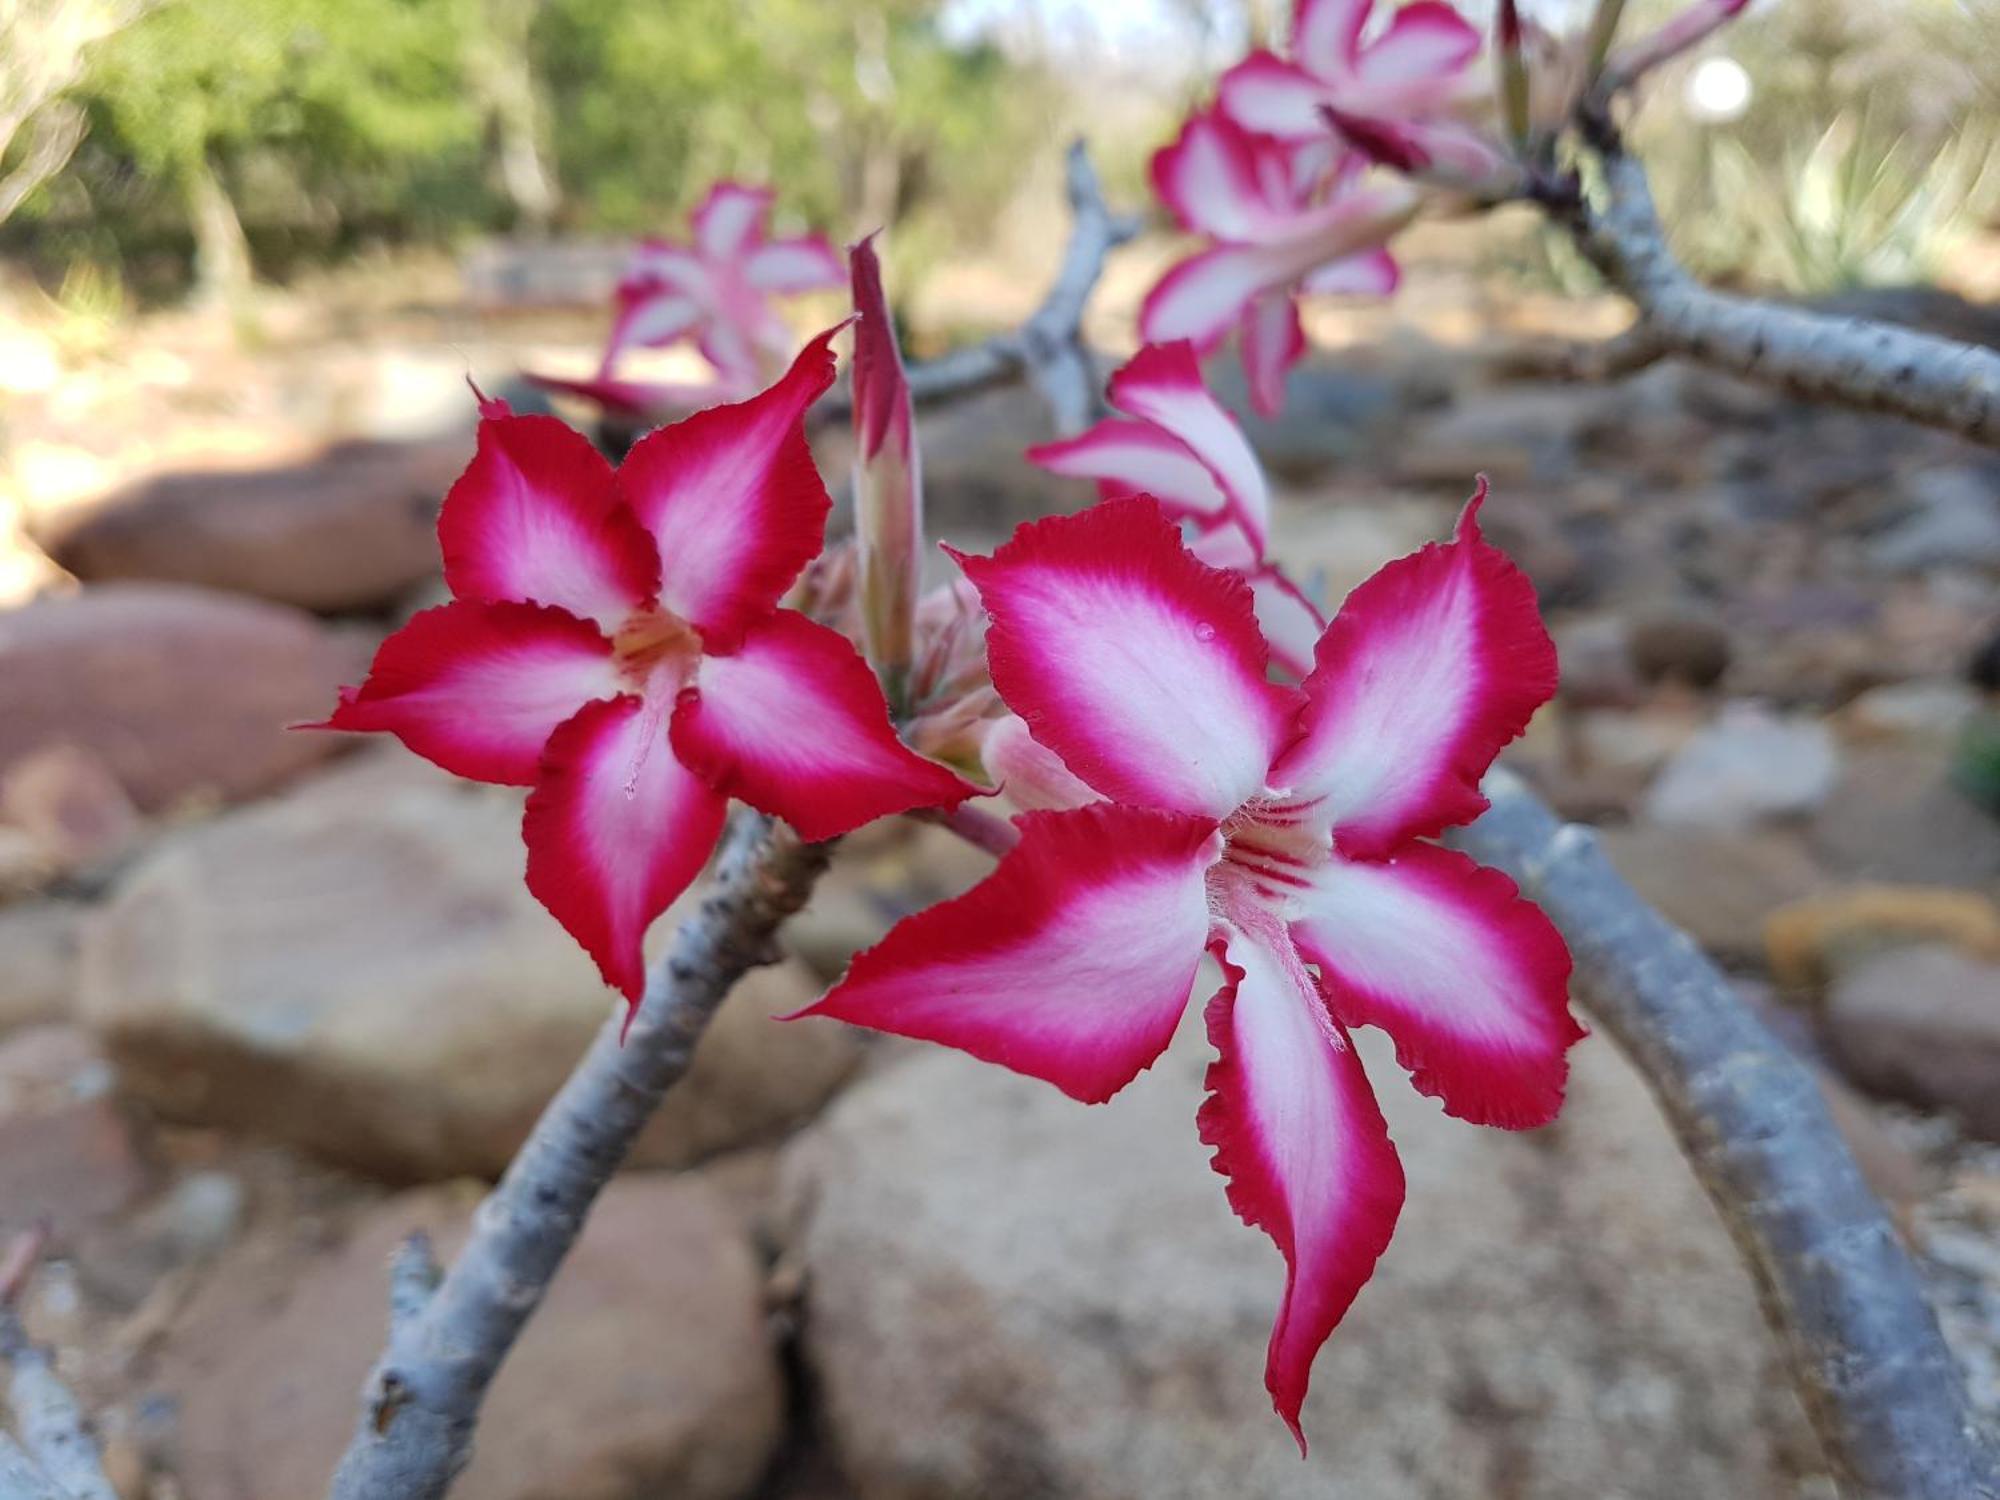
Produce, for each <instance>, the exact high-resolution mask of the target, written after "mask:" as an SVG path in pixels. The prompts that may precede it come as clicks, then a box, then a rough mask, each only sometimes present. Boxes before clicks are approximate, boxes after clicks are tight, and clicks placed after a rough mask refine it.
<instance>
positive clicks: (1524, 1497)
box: [786, 1032, 1813, 1500]
mask: <svg viewBox="0 0 2000 1500" xmlns="http://www.w3.org/2000/svg"><path fill="white" fill-rule="evenodd" d="M1192 1040H1193V1037H1192V1034H1191V1033H1190V1032H1184V1034H1183V1038H1182V1043H1183V1044H1185V1043H1187V1042H1190V1041H1192ZM1369 1040H1370V1041H1373V1040H1375V1039H1374V1038H1370V1039H1369ZM1201 1051H1202V1049H1201V1048H1200V1047H1199V1046H1192V1047H1190V1046H1187V1045H1177V1046H1176V1047H1175V1048H1174V1049H1173V1050H1171V1051H1170V1052H1169V1054H1168V1056H1167V1058H1166V1059H1165V1060H1163V1061H1162V1063H1161V1064H1159V1065H1157V1066H1156V1067H1155V1068H1153V1069H1152V1070H1151V1071H1150V1072H1148V1073H1147V1074H1145V1075H1144V1076H1142V1077H1141V1079H1140V1080H1139V1081H1138V1082H1137V1083H1135V1084H1134V1085H1133V1086H1132V1087H1131V1088H1130V1089H1129V1090H1128V1091H1127V1092H1126V1093H1125V1094H1122V1095H1121V1096H1120V1097H1119V1098H1118V1099H1117V1100H1116V1101H1114V1102H1113V1103H1111V1104H1110V1105H1108V1106H1106V1107H1105V1108H1103V1109H1100V1110H1088V1111H1086V1110H1082V1109H1079V1108H1078V1107H1077V1106H1076V1105H1075V1104H1074V1103H1073V1102H1071V1101H1070V1100H1068V1099H1066V1098H1064V1097H1062V1096H1061V1095H1060V1094H1058V1093H1057V1092H1056V1091H1055V1090H1053V1089H1050V1088H1048V1087H1047V1086H1046V1085H1044V1084H1041V1083H1038V1082H1034V1081H1031V1080H1027V1079H1023V1078H1020V1077H1017V1076H1015V1075H1012V1074H1009V1073H1007V1072H1004V1071H1003V1070H1001V1069H998V1068H992V1067H988V1066H986V1065H983V1064H979V1063H975V1062H972V1061H970V1060H968V1059H966V1058H963V1057H961V1056H959V1055H957V1054H953V1053H944V1052H935V1053H932V1054H929V1055H926V1056H922V1057H919V1058H915V1059H912V1060H909V1061H907V1062H905V1063H903V1064H901V1065H899V1066H897V1067H895V1068H893V1069H891V1070H887V1071H885V1072H883V1073H881V1074H879V1075H877V1076H876V1077H874V1078H872V1079H871V1080H869V1081H868V1082H866V1083H864V1084H862V1085H859V1086H857V1087H856V1088H855V1089H854V1090H853V1091H851V1092H850V1093H849V1094H848V1095H846V1096H845V1098H843V1099H842V1101H841V1102H840V1103H839V1104H838V1105H837V1106H836V1107H835V1108H834V1109H833V1110H832V1111H830V1112H829V1114H828V1115H827V1117H826V1119H825V1120H824V1121H823V1122H822V1123H821V1125H820V1126H819V1127H818V1128H816V1129H815V1130H814V1131H813V1132H811V1133H810V1134H809V1135H807V1136H805V1137H802V1138H801V1140H800V1141H799V1142H798V1143H795V1145H794V1146H793V1148H792V1149H791V1152H790V1153H789V1160H788V1161H787V1164H786V1172H787V1184H788V1188H789V1191H790V1193H791V1195H792V1203H793V1208H794V1212H795V1214H796V1215H797V1218H796V1221H795V1229H794V1234H795V1235H796V1238H797V1247H796V1249H797V1253H799V1254H801V1255H802V1256H803V1259H804V1263H805V1268H806V1291H807V1298H808V1302H807V1308H806V1323H805V1330H804V1331H805V1342H806V1350H807V1354H808V1357H809V1359H810V1361H811V1364H812V1367H813V1369H814V1371H815V1372H816V1374H817V1377H818V1381H819V1389H820V1392H821V1398H822V1400H823V1402H824V1408H825V1409H824V1416H825V1420H826V1423H827V1427H828V1431H829V1433H830V1436H831V1438H832V1441H833V1443H834V1445H835V1448H836V1450H837V1452H838V1454H839V1456H840V1459H841V1462H842V1466H843V1468H844V1470H845V1472H846V1474H847V1475H848V1477H849V1479H850V1480H851V1481H852V1482H853V1483H854V1486H855V1488H856V1490H857V1492H858V1493H859V1495H860V1496H861V1497H862V1500H917V1497H922V1500H952V1497H958V1496H966V1497H971V1496H987V1495H1077V1496H1084V1495H1088V1496H1090V1497H1092V1500H1126V1497H1139V1496H1144V1497H1147V1500H1183V1497H1186V1500H1194V1497H1200V1500H1209V1497H1213V1496H1218V1495H1229V1496H1233V1497H1240V1500H1281V1497H1282V1500H1290V1497H1299V1500H1305V1497H1323V1496H1327V1495H1353V1496H1357V1497H1359V1496H1366V1497H1368V1500H1404V1497H1408V1500H1419V1497H1422V1500H1428V1497H1432V1496H1440V1495H1505V1496H1508V1497H1509V1500H1556V1497H1561V1500H1572V1497H1576V1496H1584V1495H1590V1496H1598V1495H1617V1496H1620V1497H1622V1500H1655V1497H1658V1500H1669V1497H1675V1500H1677V1497H1679V1496H1683V1495H1686V1494H1689V1493H1705V1494H1717V1495H1740V1496H1752V1495H1760V1496H1761V1495H1780V1494H1790V1493H1792V1491H1791V1489H1790V1488H1789V1485H1790V1482H1791V1477H1792V1475H1793V1474H1794V1473H1796V1471H1797V1470H1796V1467H1795V1466H1810V1465H1811V1464H1812V1462H1813V1461H1812V1460H1811V1459H1809V1458H1803V1452H1804V1450H1802V1449H1801V1448H1799V1447H1797V1446H1796V1445H1797V1444H1799V1443H1800V1442H1802V1441H1804V1439H1803V1435H1802V1428H1801V1421H1802V1419H1801V1417H1800V1416H1799V1414H1798V1411H1797V1409H1796V1406H1795V1404H1794V1402H1793V1400H1792V1398H1791V1396H1790V1395H1789V1394H1788V1388H1787V1386H1786V1384H1785V1381H1784V1378H1783V1375H1782V1370H1781V1366H1780V1364H1779V1358H1778V1354H1777V1352H1776V1350H1775V1349H1774V1348H1773V1346H1772V1344H1771V1341H1770V1340H1769V1339H1768V1338H1767V1337H1766V1335H1765V1333H1764V1330H1763V1324H1762V1320H1761V1318H1760V1316H1759V1314H1758V1310H1757V1301H1756V1296H1755V1293H1754V1291H1753V1289H1752V1286H1751V1283H1750V1280H1749V1278H1748V1276H1747V1274H1746V1273H1745V1271H1744V1269H1743V1267H1742V1265H1741V1263H1740V1261H1739V1260H1738V1258H1737V1255H1736V1252H1735V1250H1734V1248H1733V1247H1732V1245H1731V1243H1730V1241H1729V1237H1728V1235H1727V1234H1726V1232H1725V1231H1724V1230H1723V1228H1722V1226H1721V1224H1720V1223H1719V1222H1718V1221H1717V1219H1716V1217H1715V1214H1714V1212H1713V1210H1712V1209H1711V1208H1710V1207H1709V1205H1708V1203H1707V1201H1706V1199H1705V1198H1704V1196H1703V1195H1702V1193H1701V1192H1700V1190H1699V1189H1698V1188H1697V1187H1696V1185H1695V1183H1694V1182H1693V1180H1692V1179H1691V1177H1690V1176H1689V1174H1688V1170H1687V1167H1686V1164H1685V1163H1684V1162H1683V1160H1682V1159H1681V1157H1680V1154H1679V1152H1678V1151H1677V1149H1676V1148H1675V1146H1674V1143H1673V1141H1672V1139H1671V1137H1670V1136H1669V1135H1668V1133H1667V1131H1666V1129H1665V1128H1664V1126H1663V1125H1662V1123H1661V1121H1660V1118H1659V1115H1658V1112H1657V1110H1656V1109H1655V1107H1654V1105H1653V1104H1652V1103H1651V1102H1650V1099H1649V1097H1648V1095H1647V1092H1646V1089H1645V1087H1644V1086H1643V1084H1642V1083H1641V1082H1640V1081H1639V1079H1638V1078H1637V1077H1636V1076H1635V1075H1634V1073H1633V1072H1632V1070H1631V1069H1630V1067H1629V1066H1627V1065H1626V1064H1625V1063H1624V1062H1623V1061H1621V1060H1620V1059H1619V1058H1618V1057H1617V1055H1616V1054H1615V1053H1614V1052H1613V1050H1612V1049H1611V1047H1610V1046H1609V1045H1608V1044H1607V1043H1605V1042H1603V1041H1589V1042H1585V1043H1584V1044H1583V1045H1582V1046H1580V1047H1579V1048H1578V1049H1577V1051H1576V1053H1575V1054H1574V1057H1575V1070H1574V1074H1573V1084H1572V1097H1571V1101H1570V1104H1569V1107H1568V1110H1567V1112H1566V1113H1565V1115H1564V1117H1563V1120H1562V1122H1561V1123H1560V1124H1559V1125H1558V1126H1556V1127H1554V1128H1552V1129H1550V1130H1548V1131H1544V1132H1540V1133H1537V1134H1533V1135H1512V1134H1508V1133H1505V1132H1500V1131H1490V1130H1481V1129H1478V1128H1475V1127H1471V1126H1467V1125H1463V1124H1460V1123H1457V1122H1453V1121H1449V1120H1447V1119H1445V1118H1443V1117H1442V1116H1441V1115H1440V1113H1439V1112H1438V1111H1437V1109H1436V1107H1435V1106H1434V1105H1432V1104H1431V1103H1429V1102H1428V1101H1425V1100H1422V1099H1420V1098H1419V1097H1418V1096H1417V1095H1416V1094H1415V1093H1414V1092H1413V1091H1412V1090H1410V1089H1409V1088H1408V1087H1407V1085H1406V1084H1405V1083H1404V1082H1403V1080H1402V1079H1401V1078H1400V1077H1397V1076H1395V1071H1396V1070H1395V1068H1394V1065H1393V1063H1391V1062H1390V1061H1389V1060H1388V1057H1387V1052H1386V1049H1383V1048H1378V1047H1374V1046H1372V1045H1369V1046H1365V1047H1364V1052H1365V1053H1366V1054H1367V1056H1368V1061H1369V1062H1370V1064H1371V1072H1372V1073H1373V1074H1374V1076H1375V1077H1376V1078H1377V1079H1378V1080H1379V1081H1380V1083H1381V1085H1382V1088H1381V1094H1382V1103H1383V1106H1384V1108H1385V1111H1386V1112H1387V1114H1388V1117H1389V1124H1390V1128H1391V1130H1392V1132H1393V1133H1394V1134H1395V1136H1396V1138H1397V1140H1398V1142H1399V1145H1400V1148H1401V1152H1402V1156H1403V1161H1404V1165H1405V1168H1406V1170H1407V1172H1408V1174H1409V1179H1410V1196H1409V1202H1408V1205H1407V1207H1406V1208H1405V1210H1404V1213H1403V1219H1402V1224H1401V1227H1400V1229H1399V1230H1398V1233H1397V1237H1396V1240H1395V1242H1394V1243H1393V1244H1392V1245H1391V1246H1390V1248H1389V1251H1388V1253H1387V1255H1385V1256H1384V1258H1383V1260H1382V1262H1381V1264H1380V1266H1379V1267H1378V1269H1377V1271H1376V1274H1375V1277H1374V1280H1373V1282H1372V1283H1371V1284H1370V1285H1369V1286H1368V1287H1367V1288H1365V1289H1364V1290H1363V1291H1362V1293H1361V1296H1360V1298H1359V1300H1358V1301H1357V1303H1356V1304H1355V1306H1354V1308H1353V1310H1352V1311H1351V1312H1350V1313H1349V1315H1348V1317H1347V1319H1346V1321H1345V1323H1344V1324H1343V1325H1342V1327H1341V1328H1340V1329H1338V1330H1337V1331H1336V1332H1335V1334H1334V1337H1333V1339H1332V1341H1331V1342H1330V1343H1329V1344H1328V1345H1327V1346H1326V1348H1325V1349H1324V1350H1323V1351H1322V1352H1321V1354H1320V1356H1319V1359H1318V1363H1317V1366H1316V1368H1315V1371H1314V1378H1313V1390H1312V1397H1311V1399H1310V1401H1309V1402H1308V1403H1307V1406H1306V1411H1305V1425H1306V1428H1307V1431H1308V1433H1309V1434H1310V1435H1311V1436H1312V1437H1313V1438H1314V1439H1315V1446H1314V1449H1313V1455H1312V1461H1311V1463H1310V1465H1309V1466H1302V1465H1301V1464H1300V1462H1299V1458H1298V1454H1297V1452H1296V1450H1295V1449H1294V1448H1293V1446H1292V1443H1291V1441H1290V1439H1289V1437H1288V1436H1287V1434H1286V1433H1285V1431H1284V1429H1283V1427H1282V1426H1281V1425H1280V1424H1279V1422H1278V1420H1277V1418H1276V1417H1275V1416H1274V1415H1273V1414H1272V1412H1271V1409H1270V1406H1269V1402H1268V1398H1267V1396H1266V1394H1265V1390H1264V1384H1263V1364H1264V1346H1265V1341H1266V1338H1267V1337H1268V1333H1269V1327H1270V1320H1271V1317H1272V1314H1273V1312H1274V1311H1275V1308H1276V1305H1277V1301H1278V1296H1279V1291H1280V1288H1281V1285H1282V1272H1281V1267H1280V1262H1279V1259H1278V1256H1277V1254H1276V1252H1275V1251H1274V1250H1273V1249H1272V1248H1271V1246H1270V1244H1269V1243H1268V1242H1267V1241H1265V1240H1264V1239H1262V1238H1261V1236H1259V1235H1258V1234H1257V1233H1256V1232H1255V1231H1253V1230H1250V1229H1247V1228H1245V1227H1244V1226H1243V1225H1241V1224H1240V1223H1238V1222H1237V1221H1236V1220H1235V1218H1234V1217H1233V1216H1232V1215H1231V1213H1230V1212H1229V1209H1228V1207H1227V1205H1226V1204H1225V1202H1224V1199H1223V1194H1222V1189H1221V1184H1220V1182H1219V1181H1218V1180H1217V1179H1216V1178H1215V1177H1214V1175H1213V1174H1212V1173H1211V1172H1210V1171H1209V1169H1208V1166H1207V1160H1206V1158H1207V1151H1206V1149H1205V1148H1204V1147H1203V1146H1202V1145H1201V1143H1200V1142H1199V1140H1198V1139H1197V1138H1196V1135H1195V1128H1194V1119H1193V1116H1194V1111H1195V1107H1196V1102H1197V1099H1198V1097H1199V1091H1200V1090H1199V1075H1200V1070H1201V1066H1202V1064H1203V1061H1204V1059H1203V1057H1202V1056H1201ZM1802 1458H1803V1465H1801V1460H1802Z"/></svg>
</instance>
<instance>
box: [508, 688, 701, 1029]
mask: <svg viewBox="0 0 2000 1500" xmlns="http://www.w3.org/2000/svg"><path fill="white" fill-rule="evenodd" d="M728 805H729V804H728V802H727V801H726V800H725V799H724V798H723V797H721V796H720V795H718V794H717V793H716V792H715V791H714V790H713V789H712V788H711V787H710V786H709V784H708V783H707V782H705V781H703V780H702V779H701V778H700V777H699V776H696V775H695V774H694V773H693V772H691V771H689V770H688V769H687V768H686V767H685V766H683V765H682V764H681V763H680V761H679V760H677V759H675V757H674V753H673V750H672V749H671V748H670V747H669V746H668V744H667V737H666V734H665V732H664V725H663V723H662V721H661V715H660V712H659V711H658V710H657V709H654V710H652V711H648V706H647V705H646V704H645V703H644V702H642V701H641V700H640V699H638V698H635V697H631V696H629V695H628V696H626V697H622V698H613V699H610V700H609V701H607V702H603V703H592V704H590V705H589V706H587V707H586V708H584V709H583V711H582V712H581V713H579V714H577V715H576V716H575V717H574V718H572V719H570V720H568V721H567V722H566V723H564V724H562V725H560V726H559V727H558V728H557V729H556V732H555V733H554V734H553V735H551V736H550V737H549V743H548V749H547V750H546V751H545V752H544V756H543V765H542V775H541V780H540V781H539V782H538V783H537V784H536V787H535V790H534V791H533V792H532V793H530V794H529V797H528V810H527V814H526V816H525V817H524V818H523V820H522V823H521V836H522V838H523V839H524V840H525V841H526V842H527V845H528V889H529V890H530V891H532V892H533V893H534V895H535V899H536V900H538V901H540V902H541V903H542V905H544V906H546V907H547V908H548V909H549V911H550V913H551V914H553V915H554V917H555V919H556V920H557V921H558V922H560V923H562V925H563V926H564V927H565V928H567V929H568V931H569V934H570V936H571V937H573V938H575V939H576V940H577V942H579V943H581V944H582V945H583V950H584V952H586V953H588V954H589V955H590V956H591V957H592V958H593V959H595V960H596V962H597V967H598V970H599V972H601V973H602V974H603V975H604V980H605V983H607V984H609V985H611V986H613V987H614V988H615V989H618V990H620V991H622V992H623V994H624V996H625V998H626V1000H627V1001H629V1002H630V1003H631V1004H633V1005H637V1004H638V1003H639V997H640V995H641V994H642V993H643V992H644V990H645V986H646V960H645V955H644V953H643V952H642V951H641V944H642V943H643V941H644V939H645V936H646V928H647V927H648V926H650V925H651V923H652V920H653V918H655V917H657V916H658V915H659V914H660V913H661V912H663V911H665V910H666V909H667V907H668V906H669V905H670V904H671V903H672V902H673V899H674V898H675V897H676V896H678V895H679V894H680V893H681V892H682V891H684V890H686V889H687V888H688V886H689V884H690V883H692V881H693V880H694V878H695V876H696V875H698V874H700V873H701V867H702V865H703V864H705V863H706V862H707V860H708V856H709V851H710V850H712V849H713V848H714V847H715V840H716V836H717V835H718V834H720V833H721V831H722V816H723V813H724V811H725V810H726V809H727V807H728Z"/></svg>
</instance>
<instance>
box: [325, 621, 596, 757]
mask: <svg viewBox="0 0 2000 1500" xmlns="http://www.w3.org/2000/svg"><path fill="white" fill-rule="evenodd" d="M622 691H623V689H622V687H621V686H620V684H619V679H618V673H617V670H616V669H615V668H614V667H613V666H612V664H611V642H610V641H608V640H606V639H605V638H604V635H603V633H602V632H601V631H599V630H598V628H597V627H596V626H595V625H592V624H590V623H589V622H588V621H585V620H579V619H578V618H577V617H576V616H575V615H572V614H567V613H565V612H564V611H562V610H560V609H548V608H545V607H543V606H541V605H535V604H465V603H454V604H444V605H440V606H438V607H437V608H436V609H427V610H424V611H422V612H421V613H419V614H416V615H413V616H412V617H411V618H410V622H409V624H407V625H405V626H404V627H403V628H402V629H401V630H399V631H397V632H396V633H395V634H394V635H392V636H390V637H389V638H388V639H387V640H386V641H384V642H383V643H382V646H381V649H380V650H378V651H377V652H376V653H375V664H374V666H372V667H371V668H369V671H368V680H367V681H366V682H364V683H362V684H361V686H360V687H359V688H355V689H350V690H347V691H344V692H343V693H342V695H341V702H340V706H339V707H338V708H336V709H335V710H334V711H333V713H332V715H331V716H330V717H329V718H328V719H327V720H326V722H325V723H324V724H319V725H314V726H312V727H314V728H319V729H349V730H376V729H380V730H387V731H388V732H389V733H391V734H393V735H395V736H396V738H397V739H399V740H401V741H402V742H403V743H404V744H405V745H408V746H409V747H410V748H411V749H412V750H414V751H416V752H417V754H419V755H421V756H423V757H424V759H426V760H428V761H432V762H434V763H436V764H437V765H440V766H443V767H444V768H445V769H446V770H447V771H450V772H453V773H454V774H456V775H459V776H468V777H470V778H472V779H473V780H474V781H496V782H501V783H503V784H506V785H511V786H532V785H533V784H534V781H535V775H536V769H537V766H538V764H539V762H540V760H541V754H542V746H543V745H545V744H546V743H547V742H548V738H549V735H550V733H551V732H552V731H553V730H554V729H555V727H556V726H557V725H558V724H560V723H562V721H563V720H564V719H567V718H569V717H570V715H572V714H574V713H575V712H576V711H577V709H579V708H581V707H582V706H583V705H584V704H585V703H588V702H589V701H590V700H591V699H593V698H612V697H616V696H617V695H618V694H619V693H620V692H622Z"/></svg>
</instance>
